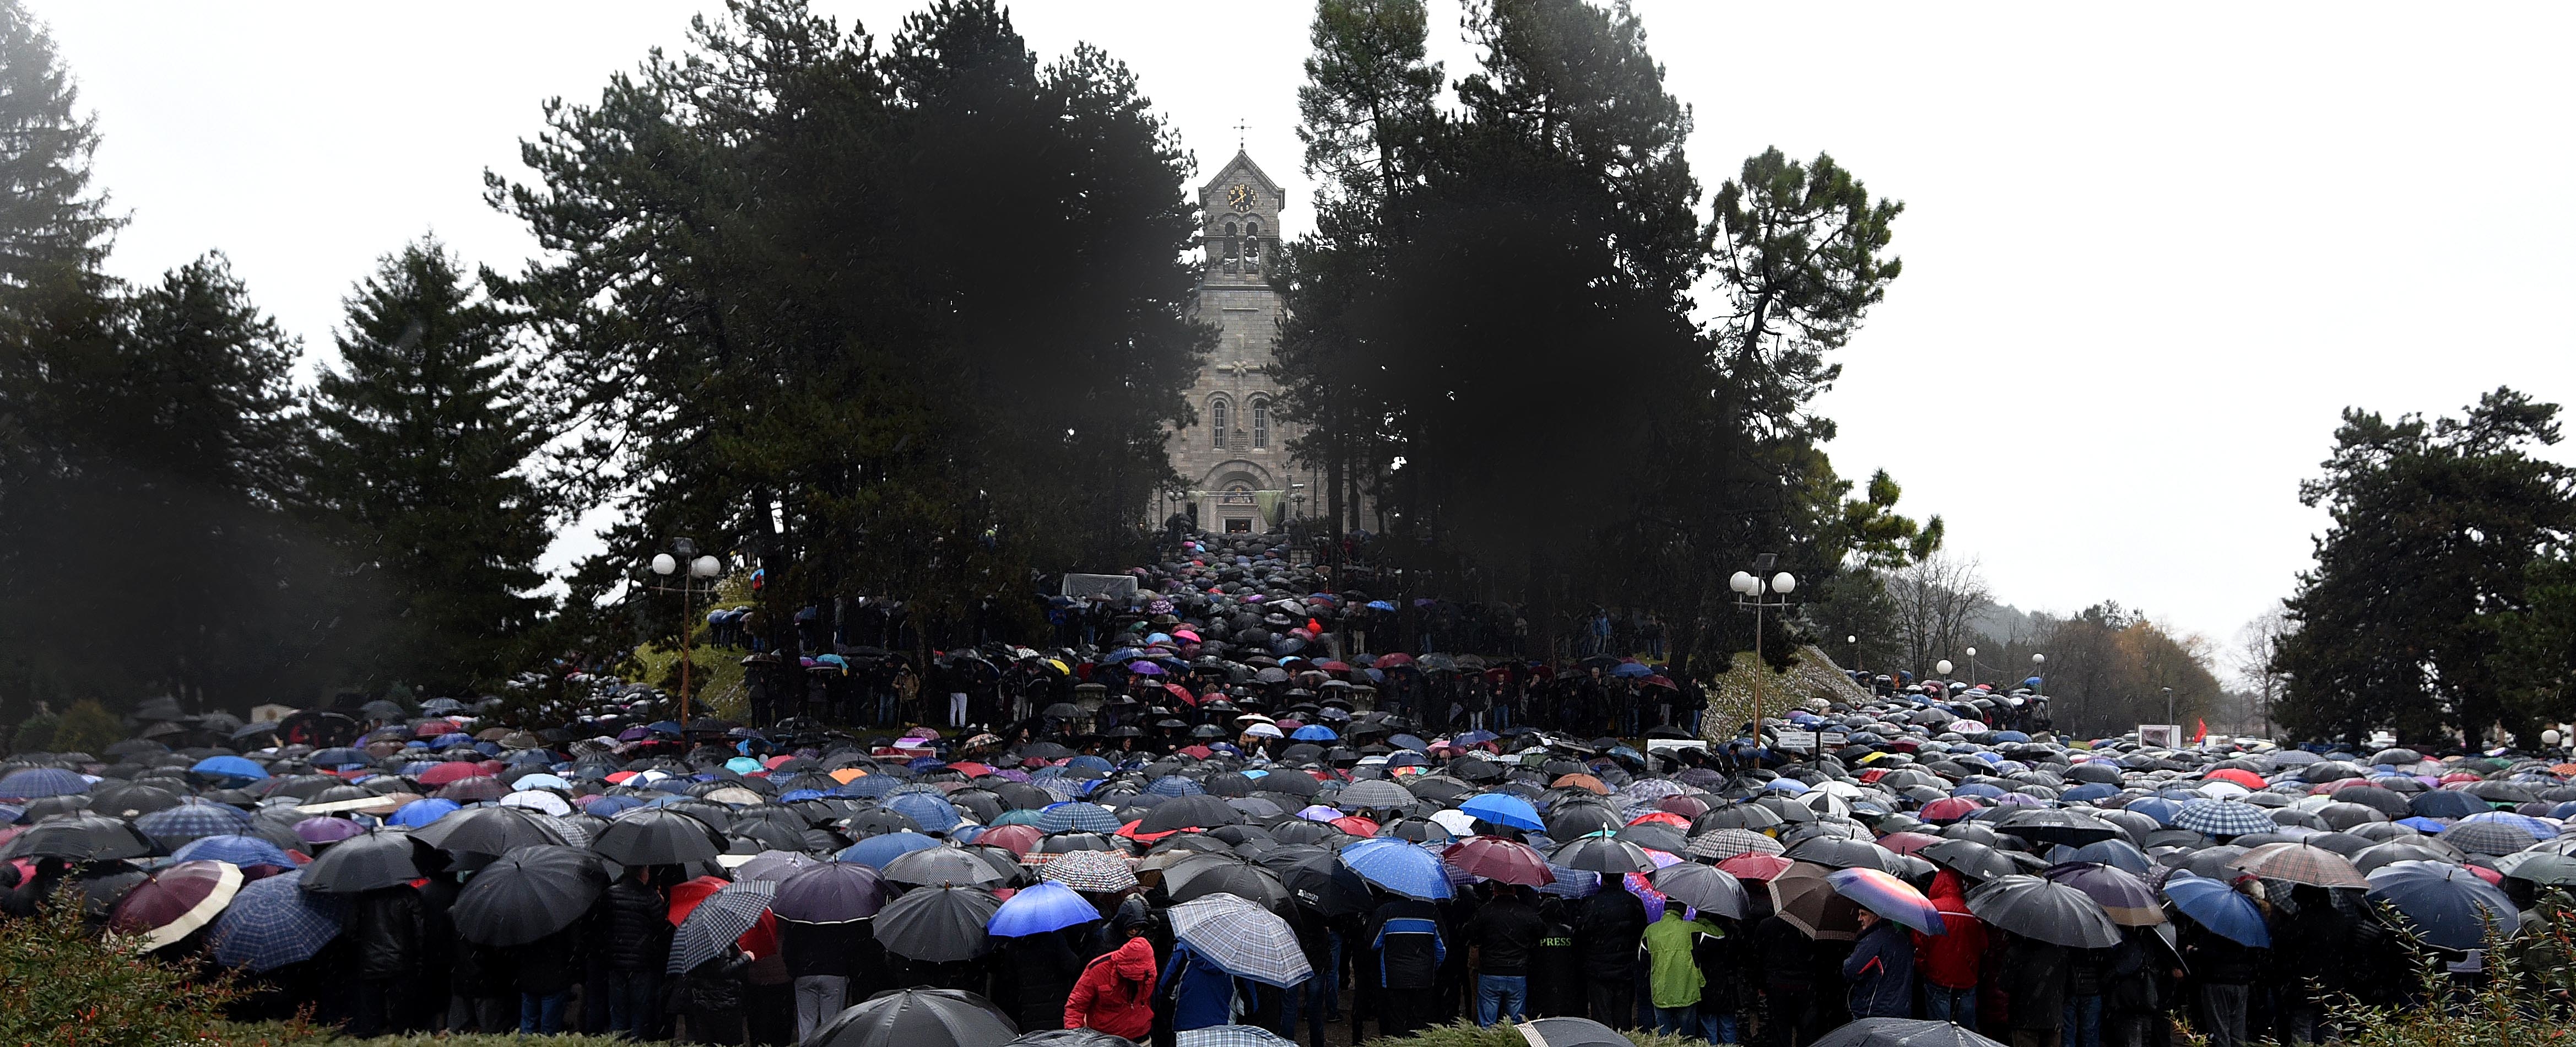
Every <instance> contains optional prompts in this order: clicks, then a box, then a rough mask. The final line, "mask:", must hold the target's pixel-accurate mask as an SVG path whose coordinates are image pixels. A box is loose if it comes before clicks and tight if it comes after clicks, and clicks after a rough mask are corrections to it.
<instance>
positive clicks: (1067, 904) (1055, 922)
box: [984, 880, 1100, 938]
mask: <svg viewBox="0 0 2576 1047" xmlns="http://www.w3.org/2000/svg"><path fill="white" fill-rule="evenodd" d="M1099 918H1100V910H1099V909H1097V908H1094V907H1093V906H1092V904H1091V903H1090V902H1087V901H1084V900H1083V898H1082V895H1080V894H1078V893H1075V891H1074V889H1073V888H1071V887H1067V886H1065V885H1063V884H1060V883H1056V882H1054V881H1052V880H1049V881H1046V882H1044V883H1040V884H1038V885H1037V886H1035V887H1031V888H1028V889H1026V890H1023V891H1021V892H1019V893H1017V894H1014V895H1012V896H1011V897H1010V900H1008V901H1005V902H1003V903H1002V907H1001V908H999V909H996V910H994V911H993V921H992V922H991V923H988V924H986V925H985V926H984V930H985V932H986V933H988V934H991V935H992V936H993V937H996V938H1018V937H1022V936H1025V935H1031V934H1045V933H1046V932H1048V931H1060V930H1063V929H1065V928H1067V927H1079V926H1082V925H1083V924H1086V923H1090V922H1092V921H1094V920H1097V919H1099Z"/></svg>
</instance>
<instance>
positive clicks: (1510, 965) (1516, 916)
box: [1460, 883, 1547, 1025]
mask: <svg viewBox="0 0 2576 1047" xmlns="http://www.w3.org/2000/svg"><path fill="white" fill-rule="evenodd" d="M1460 934H1461V936H1463V937H1464V938H1465V939H1466V940H1467V949H1468V954H1467V956H1468V959H1467V962H1468V964H1469V965H1470V966H1472V967H1474V968H1475V969H1476V1024H1478V1025H1492V1024H1494V1023H1495V1022H1497V1021H1500V1020H1503V1019H1505V1018H1509V1019H1510V1020H1512V1021H1514V1022H1518V1021H1521V1020H1522V1019H1523V1017H1524V1016H1525V1012H1526V1011H1527V1010H1528V1009H1529V965H1530V960H1531V958H1532V957H1534V956H1536V955H1537V954H1538V945H1539V939H1541V938H1544V937H1546V936H1547V921H1546V919H1544V918H1542V917H1541V916H1539V914H1538V907H1537V906H1535V905H1532V904H1530V902H1529V888H1527V887H1522V886H1519V885H1516V884H1508V883H1497V884H1494V898H1493V900H1492V901H1490V902H1487V903H1486V904H1485V905H1484V907H1482V908H1479V909H1477V910H1476V915H1474V916H1471V917H1468V918H1467V925H1466V926H1465V927H1463V928H1461V929H1460Z"/></svg>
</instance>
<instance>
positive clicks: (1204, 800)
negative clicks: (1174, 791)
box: [1136, 796, 1243, 833]
mask: <svg viewBox="0 0 2576 1047" xmlns="http://www.w3.org/2000/svg"><path fill="white" fill-rule="evenodd" d="M1242 821H1243V812H1241V811H1238V810H1235V809H1234V808H1233V807H1232V806H1230V805H1228V804H1227V803H1226V802H1225V800H1224V798H1222V797H1217V796H1176V797H1173V798H1172V799H1169V800H1165V801H1163V802H1162V803H1159V804H1156V805H1154V809H1153V810H1152V811H1149V812H1147V813H1146V815H1145V817H1144V820H1143V822H1142V823H1141V824H1139V825H1137V826H1136V831H1137V832H1140V833H1166V832H1175V831H1178V830H1181V829H1213V828H1216V827H1217V826H1220V825H1234V824H1238V823H1240V822H1242Z"/></svg>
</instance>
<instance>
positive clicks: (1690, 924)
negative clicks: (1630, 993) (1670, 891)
mask: <svg viewBox="0 0 2576 1047" xmlns="http://www.w3.org/2000/svg"><path fill="white" fill-rule="evenodd" d="M1683 908H1684V907H1683V906H1682V905H1680V904H1678V903H1672V902H1667V903H1666V904H1665V905H1664V915H1663V917H1662V918H1661V919H1658V920H1656V921H1655V922H1654V923H1651V924H1648V925H1647V926H1646V932H1645V935H1644V939H1645V949H1646V989H1647V993H1648V995H1649V996H1650V997H1651V998H1652V999H1653V1001H1654V1005H1655V1031H1656V1032H1659V1033H1667V1034H1671V1033H1681V1032H1684V1031H1689V1032H1698V1031H1699V1030H1700V1022H1699V999H1700V992H1701V990H1702V989H1704V988H1706V987H1707V985H1708V978H1707V976H1705V975H1702V974H1701V973H1700V970H1699V956H1698V952H1697V949H1696V948H1695V946H1696V945H1697V939H1698V937H1699V935H1701V934H1703V933H1719V932H1718V930H1717V928H1716V927H1715V926H1713V925H1711V924H1706V923H1702V922H1699V921H1697V920H1687V919H1683V918H1682V910H1683ZM1710 1042H1715V1040H1714V1038H1712V1039H1711V1041H1710Z"/></svg>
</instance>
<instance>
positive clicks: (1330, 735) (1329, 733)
mask: <svg viewBox="0 0 2576 1047" xmlns="http://www.w3.org/2000/svg"><path fill="white" fill-rule="evenodd" d="M1288 737H1290V738H1294V739H1296V740H1298V741H1301V742H1330V741H1338V740H1340V739H1341V737H1342V736H1341V734H1340V733H1338V732H1336V731H1334V730H1333V729H1332V728H1330V727H1326V726H1324V725H1323V724H1320V723H1310V724H1307V725H1306V726H1304V727H1300V728H1297V729H1296V730H1295V731H1293V732H1290V733H1289V735H1288Z"/></svg>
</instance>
